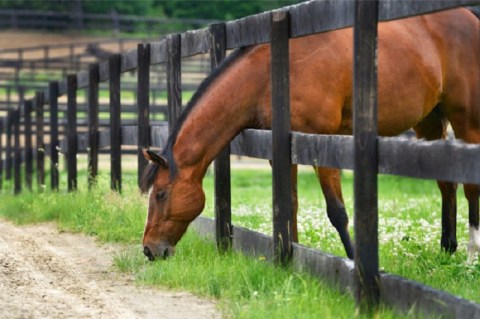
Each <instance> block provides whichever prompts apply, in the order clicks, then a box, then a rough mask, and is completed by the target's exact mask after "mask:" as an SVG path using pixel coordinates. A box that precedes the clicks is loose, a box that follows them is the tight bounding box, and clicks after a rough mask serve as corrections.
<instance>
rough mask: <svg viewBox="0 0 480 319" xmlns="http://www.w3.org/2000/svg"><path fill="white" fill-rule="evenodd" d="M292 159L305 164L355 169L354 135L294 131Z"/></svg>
mask: <svg viewBox="0 0 480 319" xmlns="http://www.w3.org/2000/svg"><path fill="white" fill-rule="evenodd" d="M292 161H293V162H294V163H297V164H303V165H315V166H327V167H334V168H341V169H352V170H353V137H352V136H346V135H317V134H304V133H298V132H294V133H293V134H292Z"/></svg>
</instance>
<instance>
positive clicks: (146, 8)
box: [0, 0, 302, 20]
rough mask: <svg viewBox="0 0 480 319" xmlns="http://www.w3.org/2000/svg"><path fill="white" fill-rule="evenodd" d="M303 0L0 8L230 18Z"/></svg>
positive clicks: (31, 0) (31, 2)
mask: <svg viewBox="0 0 480 319" xmlns="http://www.w3.org/2000/svg"><path fill="white" fill-rule="evenodd" d="M299 2H302V0H115V1H113V0H43V1H38V0H0V9H18V10H21V9H24V10H48V11H60V12H72V13H78V12H84V13H104V14H105V13H106V14H110V13H117V14H125V15H138V16H149V17H167V18H195V19H215V20H231V19H238V18H241V17H245V16H248V15H251V14H256V13H260V12H263V11H267V10H272V9H276V8H280V7H284V6H287V5H291V4H295V3H299Z"/></svg>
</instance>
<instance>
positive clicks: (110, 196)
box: [0, 159, 480, 318]
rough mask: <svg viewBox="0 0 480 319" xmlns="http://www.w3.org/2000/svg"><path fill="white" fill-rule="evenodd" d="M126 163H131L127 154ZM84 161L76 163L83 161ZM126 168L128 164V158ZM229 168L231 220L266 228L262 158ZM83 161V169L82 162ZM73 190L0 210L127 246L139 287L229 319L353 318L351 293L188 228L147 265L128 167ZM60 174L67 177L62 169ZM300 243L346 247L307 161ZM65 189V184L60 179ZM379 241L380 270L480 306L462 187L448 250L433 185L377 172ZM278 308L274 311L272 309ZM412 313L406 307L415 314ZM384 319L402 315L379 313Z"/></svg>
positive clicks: (5, 199) (139, 207)
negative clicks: (177, 295) (168, 253)
mask: <svg viewBox="0 0 480 319" xmlns="http://www.w3.org/2000/svg"><path fill="white" fill-rule="evenodd" d="M126 162H127V163H128V159H127V160H126ZM79 164H81V162H79ZM127 165H128V164H127ZM232 165H233V169H232V220H233V223H234V225H236V226H245V227H249V228H251V229H254V230H258V231H261V232H264V233H266V234H270V233H271V231H272V230H271V226H270V224H271V223H270V219H271V216H270V214H271V213H270V212H271V202H272V201H271V192H272V191H271V171H270V168H269V166H268V164H266V163H263V164H261V165H257V162H255V165H250V164H246V165H245V160H243V162H240V165H238V166H239V167H237V164H236V162H233V164H232ZM82 166H83V164H82V165H80V167H82ZM79 173H80V175H79V180H85V182H80V183H79V191H78V192H77V193H64V192H61V193H60V194H56V193H50V192H49V191H46V192H44V193H41V194H36V193H29V192H25V193H23V194H22V196H20V197H15V196H10V195H7V194H3V195H2V201H1V202H0V215H2V216H4V217H8V218H9V219H12V220H15V221H16V222H18V223H30V222H43V221H47V220H54V221H56V222H57V224H58V227H59V228H60V229H63V230H68V231H73V232H84V233H86V234H89V235H95V236H97V237H98V238H99V239H100V240H101V241H103V242H120V243H125V244H127V245H126V248H125V249H124V250H122V251H120V252H118V255H117V257H116V259H115V263H116V265H117V267H118V268H119V269H121V270H123V271H127V272H128V273H131V274H132V275H133V276H134V277H135V280H136V281H137V282H138V283H140V284H145V285H154V286H156V285H158V286H161V287H168V288H170V289H174V290H177V289H182V290H188V291H192V292H194V293H196V294H199V295H201V296H209V297H212V298H215V299H216V300H218V301H219V303H220V305H221V309H222V312H223V314H224V315H225V316H227V317H234V318H262V317H265V316H266V314H269V315H270V314H272V313H273V314H274V315H275V317H276V318H294V317H295V315H296V314H301V316H299V317H300V318H318V317H319V316H321V317H325V318H333V317H342V318H349V317H352V316H354V314H355V305H354V300H353V297H352V296H351V295H350V294H349V293H347V294H343V295H342V294H340V293H338V292H336V291H334V290H331V287H328V286H327V285H326V284H324V283H322V282H319V281H318V280H317V279H313V278H312V277H310V276H309V275H307V274H304V273H300V274H295V273H293V272H292V271H291V270H289V269H285V270H281V269H279V268H275V267H274V266H272V265H270V264H269V263H266V262H265V261H264V260H262V258H256V259H253V258H247V257H243V256H241V255H240V254H238V253H233V252H228V253H226V254H219V253H218V252H217V251H216V248H215V245H214V244H213V243H211V242H208V241H205V240H204V239H201V238H200V237H198V235H196V234H195V232H192V231H189V232H188V234H187V237H186V238H184V239H183V240H182V241H181V242H180V244H179V246H178V251H177V254H176V255H175V256H174V257H173V258H170V259H168V260H160V261H157V262H154V263H150V262H147V261H146V259H145V257H144V256H143V254H142V253H141V251H142V249H141V246H140V241H139V240H140V238H141V235H142V232H143V227H144V220H145V213H146V206H145V197H144V196H141V195H139V193H138V190H137V189H136V172H135V171H134V170H128V169H125V170H124V184H123V185H124V192H123V194H122V195H120V194H117V193H115V192H111V191H107V190H108V188H109V187H108V182H109V181H108V171H107V170H102V171H101V173H100V176H99V181H98V182H99V183H98V188H97V189H95V190H94V191H92V192H88V190H87V187H86V179H87V177H86V172H85V170H84V169H81V170H80V171H79ZM212 175H213V174H212V173H211V171H210V170H209V172H208V173H207V176H206V178H205V180H204V188H205V191H206V194H207V206H206V208H205V211H204V213H203V215H210V216H212V215H213V210H214V209H213V205H214V204H213V176H212ZM61 176H65V174H61ZM298 181H299V185H298V187H299V201H300V204H299V236H300V242H301V243H303V244H305V245H307V246H310V247H315V248H319V249H321V250H323V251H326V252H331V253H334V254H338V255H341V256H343V255H344V254H345V253H344V250H343V247H342V245H341V243H340V241H339V240H338V237H337V235H336V233H335V230H334V229H333V227H332V226H331V224H330V222H329V220H328V218H327V217H326V211H325V204H324V199H323V196H322V195H321V192H320V189H319V187H318V183H317V181H316V177H315V175H314V173H313V171H312V170H310V169H309V168H308V167H305V169H303V167H302V169H300V170H299V179H298ZM60 182H61V185H65V184H66V180H61V181H60ZM342 182H343V185H344V190H345V196H344V197H345V201H346V205H347V211H348V213H349V215H351V214H352V207H351V206H352V205H353V204H352V201H353V199H352V198H353V195H352V193H353V191H352V188H353V186H352V174H351V173H350V172H348V171H345V172H344V173H343V174H342ZM379 192H380V201H379V240H380V260H381V265H382V267H383V269H382V270H385V271H388V272H390V273H394V274H398V275H401V276H404V277H407V278H411V279H414V280H416V281H419V282H422V283H425V284H428V285H429V286H431V287H434V288H438V289H442V290H445V291H448V292H450V293H452V294H454V295H458V296H461V297H463V298H466V299H469V300H472V301H475V302H480V293H479V291H478V290H477V289H476V287H478V284H479V283H480V266H479V265H478V263H477V262H475V263H472V264H468V263H466V259H467V256H466V243H467V239H468V238H467V235H468V231H467V223H468V220H467V219H468V218H467V205H466V204H465V203H464V202H465V200H464V199H463V197H462V196H460V194H461V192H459V195H458V196H459V198H458V199H459V214H458V215H459V216H458V217H459V222H458V238H459V249H458V251H457V252H456V253H455V254H454V255H449V254H445V253H443V252H441V251H440V245H439V237H440V229H441V227H440V206H441V205H440V202H439V201H440V200H439V196H438V193H437V192H438V190H437V188H436V184H435V182H433V181H426V180H413V179H408V178H401V177H393V176H386V175H382V176H380V178H379ZM273 309H275V312H272V311H273ZM413 314H414V312H413V311H412V313H411V315H412V316H414V315H413ZM380 315H381V317H382V318H384V317H387V318H388V317H394V318H396V317H402V316H406V317H408V314H407V315H402V316H400V315H398V314H395V313H393V312H392V311H391V310H387V309H384V308H383V307H382V309H381V310H380Z"/></svg>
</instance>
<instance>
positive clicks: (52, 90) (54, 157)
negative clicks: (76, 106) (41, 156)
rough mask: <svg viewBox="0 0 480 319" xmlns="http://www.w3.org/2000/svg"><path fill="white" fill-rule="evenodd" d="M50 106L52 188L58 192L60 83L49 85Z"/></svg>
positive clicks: (54, 82) (53, 82)
mask: <svg viewBox="0 0 480 319" xmlns="http://www.w3.org/2000/svg"><path fill="white" fill-rule="evenodd" d="M48 96H49V99H48V100H49V104H50V171H51V172H50V187H51V189H52V190H54V191H58V183H59V182H58V181H59V172H58V82H56V81H52V82H50V83H49V84H48Z"/></svg>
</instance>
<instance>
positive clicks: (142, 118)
mask: <svg viewBox="0 0 480 319" xmlns="http://www.w3.org/2000/svg"><path fill="white" fill-rule="evenodd" d="M137 52H138V74H137V75H138V81H137V85H138V86H137V105H138V155H137V163H138V176H137V177H138V185H140V181H141V179H142V174H143V170H144V169H145V167H146V166H147V164H148V162H147V160H146V159H145V157H144V156H143V153H142V149H144V148H148V147H149V146H150V44H145V45H143V44H139V45H138V48H137Z"/></svg>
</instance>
